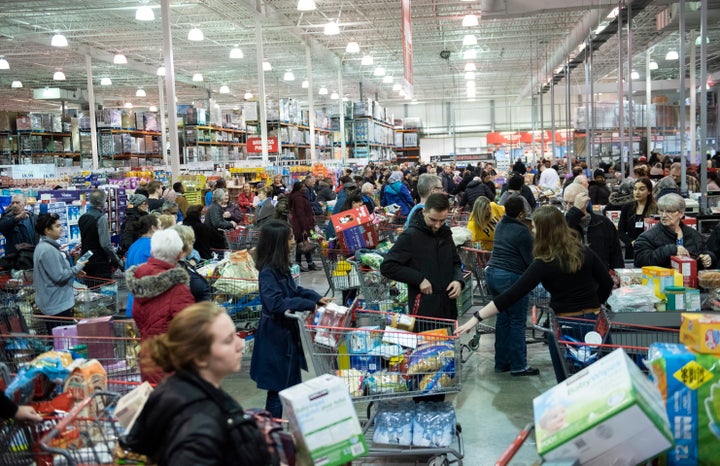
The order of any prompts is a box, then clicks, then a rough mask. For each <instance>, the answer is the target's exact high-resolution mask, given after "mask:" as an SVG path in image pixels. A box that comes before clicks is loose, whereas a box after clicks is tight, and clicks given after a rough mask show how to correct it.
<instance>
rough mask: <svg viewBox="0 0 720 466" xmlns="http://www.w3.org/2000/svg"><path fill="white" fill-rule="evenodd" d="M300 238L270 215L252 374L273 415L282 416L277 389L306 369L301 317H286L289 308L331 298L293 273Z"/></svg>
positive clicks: (307, 307)
mask: <svg viewBox="0 0 720 466" xmlns="http://www.w3.org/2000/svg"><path fill="white" fill-rule="evenodd" d="M294 250H295V239H294V237H293V234H292V230H291V229H290V225H288V224H287V223H286V222H282V221H279V220H271V221H269V222H267V223H266V224H264V225H263V226H262V228H261V229H260V237H259V238H258V244H257V249H256V251H257V259H256V261H255V267H256V268H257V269H258V270H259V271H260V274H259V276H258V280H259V285H260V301H261V302H262V315H261V316H260V324H259V325H258V330H257V333H256V334H255V346H254V348H253V354H252V363H251V365H250V378H252V380H254V381H255V383H256V384H257V387H258V388H260V389H262V390H267V392H268V393H267V399H266V402H265V409H267V410H268V411H270V413H271V414H272V415H273V417H277V418H279V417H281V416H282V404H281V403H280V396H279V395H278V392H280V390H284V389H286V388H288V387H292V386H293V385H297V384H299V383H300V382H301V381H302V380H301V377H300V369H304V370H307V363H306V362H305V355H304V354H303V349H302V343H301V342H300V334H299V328H298V322H297V320H295V319H289V318H287V317H285V311H292V312H296V311H313V310H315V309H316V307H317V305H325V304H328V303H330V301H331V299H330V298H323V297H322V296H320V295H319V294H318V293H316V292H315V291H313V290H309V289H306V288H302V287H300V286H297V285H296V284H295V281H294V280H293V278H292V275H291V274H290V263H291V262H290V254H291V253H292V252H293V251H294Z"/></svg>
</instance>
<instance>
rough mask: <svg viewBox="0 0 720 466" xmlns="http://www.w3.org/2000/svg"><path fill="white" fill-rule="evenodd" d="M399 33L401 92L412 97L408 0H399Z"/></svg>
mask: <svg viewBox="0 0 720 466" xmlns="http://www.w3.org/2000/svg"><path fill="white" fill-rule="evenodd" d="M400 11H401V28H402V29H401V33H402V54H403V90H404V91H405V95H408V96H410V97H412V95H413V61H412V15H411V14H410V0H400Z"/></svg>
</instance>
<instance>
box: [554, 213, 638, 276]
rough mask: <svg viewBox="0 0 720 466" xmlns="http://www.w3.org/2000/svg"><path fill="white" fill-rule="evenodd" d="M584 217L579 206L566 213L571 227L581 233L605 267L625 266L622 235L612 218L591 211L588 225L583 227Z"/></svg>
mask: <svg viewBox="0 0 720 466" xmlns="http://www.w3.org/2000/svg"><path fill="white" fill-rule="evenodd" d="M583 218H584V214H583V212H582V211H581V210H580V209H578V208H577V207H572V208H571V209H570V210H568V211H567V213H566V214H565V219H566V220H567V222H568V225H569V226H570V228H574V229H575V231H577V232H578V233H579V234H580V238H582V240H583V243H584V244H586V245H588V247H589V248H590V249H591V250H592V251H593V252H595V254H597V256H598V257H599V258H600V260H601V261H602V263H603V264H605V267H607V268H608V269H623V268H625V259H623V252H622V247H621V246H620V235H619V233H618V231H617V228H615V224H614V223H613V222H612V220H610V219H609V218H607V217H605V216H604V215H598V214H595V213H590V219H589V220H587V222H588V223H587V227H583Z"/></svg>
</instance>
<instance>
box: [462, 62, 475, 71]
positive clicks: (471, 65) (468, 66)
mask: <svg viewBox="0 0 720 466" xmlns="http://www.w3.org/2000/svg"><path fill="white" fill-rule="evenodd" d="M476 69H477V68H475V63H473V62H468V63H465V71H475V70H476Z"/></svg>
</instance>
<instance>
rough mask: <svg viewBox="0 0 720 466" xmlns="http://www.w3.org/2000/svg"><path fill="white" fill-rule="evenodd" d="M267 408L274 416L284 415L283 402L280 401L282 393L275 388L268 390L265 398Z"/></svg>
mask: <svg viewBox="0 0 720 466" xmlns="http://www.w3.org/2000/svg"><path fill="white" fill-rule="evenodd" d="M265 409H266V410H268V411H269V412H270V414H272V417H274V418H278V419H279V418H281V417H282V402H281V401H280V394H279V392H276V391H274V390H268V392H267V398H266V399H265Z"/></svg>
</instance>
